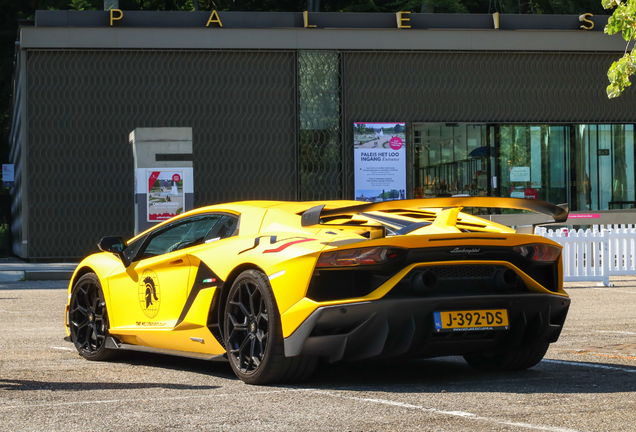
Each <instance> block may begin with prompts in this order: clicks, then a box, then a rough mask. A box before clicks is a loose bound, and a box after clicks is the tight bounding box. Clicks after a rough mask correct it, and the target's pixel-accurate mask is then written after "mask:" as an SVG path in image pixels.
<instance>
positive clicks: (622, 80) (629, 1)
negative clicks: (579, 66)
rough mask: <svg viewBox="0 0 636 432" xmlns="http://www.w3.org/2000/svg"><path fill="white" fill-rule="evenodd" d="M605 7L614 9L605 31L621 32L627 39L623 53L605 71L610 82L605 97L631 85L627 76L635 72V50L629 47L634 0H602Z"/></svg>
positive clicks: (635, 18)
mask: <svg viewBox="0 0 636 432" xmlns="http://www.w3.org/2000/svg"><path fill="white" fill-rule="evenodd" d="M602 1H603V7H604V8H605V9H614V8H616V10H615V11H614V13H613V14H612V16H611V17H610V18H609V19H608V21H607V26H606V27H605V33H607V34H610V35H613V34H616V33H619V32H620V33H621V34H622V35H623V39H625V40H626V41H627V45H626V46H625V54H623V57H621V58H620V59H619V60H618V61H615V62H614V63H612V65H611V66H610V68H609V70H608V71H607V78H608V79H609V82H610V84H609V85H608V86H607V97H608V98H610V99H611V98H615V97H618V96H620V95H621V94H622V93H623V91H624V90H625V89H626V88H627V87H629V86H630V85H631V82H630V81H629V77H630V76H632V75H633V74H634V72H636V52H634V49H633V48H632V50H630V49H629V45H630V43H631V42H632V41H633V40H634V39H635V38H634V36H635V34H636V0H626V1H621V0H602Z"/></svg>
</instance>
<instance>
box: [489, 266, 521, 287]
mask: <svg viewBox="0 0 636 432" xmlns="http://www.w3.org/2000/svg"><path fill="white" fill-rule="evenodd" d="M518 279H519V276H517V273H515V272H514V271H513V270H510V269H506V270H498V271H497V273H495V288H496V289H498V290H511V289H514V288H515V287H516V286H517V280H518Z"/></svg>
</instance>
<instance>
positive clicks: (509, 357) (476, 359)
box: [464, 342, 550, 371]
mask: <svg viewBox="0 0 636 432" xmlns="http://www.w3.org/2000/svg"><path fill="white" fill-rule="evenodd" d="M549 346H550V344H549V343H547V342H538V343H535V344H532V345H530V346H527V347H519V348H515V349H513V350H511V351H508V352H505V353H500V354H470V355H465V356H464V360H466V362H467V363H468V364H469V365H471V366H472V367H474V368H476V369H480V370H487V371H518V370H524V369H529V368H531V367H533V366H536V365H537V364H538V363H539V362H540V361H541V360H542V359H543V357H544V356H545V353H546V352H547V351H548V347H549Z"/></svg>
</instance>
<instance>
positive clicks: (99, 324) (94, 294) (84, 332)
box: [69, 273, 118, 361]
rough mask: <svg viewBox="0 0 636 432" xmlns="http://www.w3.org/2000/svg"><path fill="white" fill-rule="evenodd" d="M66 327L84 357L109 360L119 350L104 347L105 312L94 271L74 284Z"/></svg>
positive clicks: (104, 304) (106, 329)
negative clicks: (68, 328)
mask: <svg viewBox="0 0 636 432" xmlns="http://www.w3.org/2000/svg"><path fill="white" fill-rule="evenodd" d="M69 327H70V333H71V341H72V342H73V344H74V345H75V348H76V349H77V352H78V353H79V355H81V356H82V357H84V358H85V359H86V360H95V361H103V360H109V359H111V358H113V357H115V356H116V355H117V354H118V352H117V351H116V350H112V349H108V348H106V338H107V337H108V312H107V310H106V301H105V299H104V292H103V291H102V285H101V283H100V281H99V278H98V277H97V275H96V274H95V273H87V274H85V275H84V276H82V277H81V278H79V280H78V281H77V282H76V283H75V285H74V286H73V290H72V291H71V302H70V305H69Z"/></svg>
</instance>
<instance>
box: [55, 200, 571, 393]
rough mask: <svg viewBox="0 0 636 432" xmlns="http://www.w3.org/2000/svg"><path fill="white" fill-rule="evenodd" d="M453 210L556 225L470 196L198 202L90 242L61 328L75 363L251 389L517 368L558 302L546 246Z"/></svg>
mask: <svg viewBox="0 0 636 432" xmlns="http://www.w3.org/2000/svg"><path fill="white" fill-rule="evenodd" d="M462 207H487V208H516V209H525V210H533V211H536V212H540V213H544V214H547V215H549V216H551V218H553V219H554V220H555V221H557V222H562V221H565V220H566V219H567V214H568V212H567V209H564V208H561V207H558V206H554V205H552V204H549V203H546V202H542V201H537V200H525V199H516V198H486V197H482V198H479V197H478V198H432V199H416V200H404V201H390V202H381V203H372V204H366V203H359V202H355V201H326V202H321V203H318V202H275V201H251V202H237V203H229V204H221V205H214V206H210V207H204V208H200V209H197V210H194V211H191V212H188V213H185V214H183V215H180V216H177V217H174V218H172V219H170V220H168V221H165V222H163V223H161V224H159V225H157V226H155V227H154V228H152V229H150V230H148V231H146V232H144V233H142V234H140V235H138V236H136V237H134V238H132V239H130V240H128V241H127V240H125V239H124V238H122V237H105V238H103V239H102V240H101V241H100V243H99V248H100V250H102V252H101V253H97V254H94V255H91V256H89V257H88V258H86V259H85V260H83V261H82V262H81V263H80V264H79V266H78V267H77V269H76V271H75V274H74V275H73V278H72V280H71V283H70V285H69V296H68V305H67V307H66V328H67V332H68V335H69V336H70V339H71V340H72V342H73V343H74V344H75V347H76V348H77V350H78V351H79V353H80V355H81V356H83V357H85V358H86V359H88V360H106V359H109V358H111V357H113V356H114V355H116V354H118V352H120V351H122V350H138V351H149V352H157V353H168V354H174V355H180V356H188V357H196V358H201V359H208V360H215V361H219V360H220V361H229V363H230V365H231V366H232V369H233V370H234V372H235V373H236V375H237V376H238V377H239V378H240V379H242V380H243V381H245V382H246V383H251V384H267V383H275V382H285V381H298V380H302V379H305V378H307V377H308V376H310V375H311V373H312V372H313V371H314V369H315V368H316V365H317V364H318V363H319V362H320V361H326V362H338V361H359V360H362V359H378V358H389V357H417V358H425V357H439V356H450V355H461V356H463V357H464V358H465V359H466V361H467V362H468V363H469V364H470V365H472V366H474V367H477V368H485V369H500V370H519V369H526V368H529V367H532V366H534V365H536V364H537V363H538V362H539V361H541V359H542V358H543V356H544V355H545V353H546V350H547V349H548V345H549V344H550V343H552V342H555V341H556V340H557V339H558V337H559V334H560V333H561V329H562V326H563V323H564V321H565V317H566V315H567V312H568V307H569V305H570V299H569V298H568V295H567V294H566V293H565V291H564V290H563V283H562V281H563V276H562V268H561V247H560V246H559V245H558V244H556V243H554V242H552V241H550V240H548V239H545V238H543V237H539V236H535V235H532V234H522V233H515V231H514V230H512V229H510V228H508V227H506V226H502V225H499V224H496V223H493V222H490V221H487V220H484V219H481V218H479V217H476V216H472V215H470V214H467V213H462V212H461V211H460V210H461V209H462ZM546 220H547V219H546ZM550 221H551V219H550Z"/></svg>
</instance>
